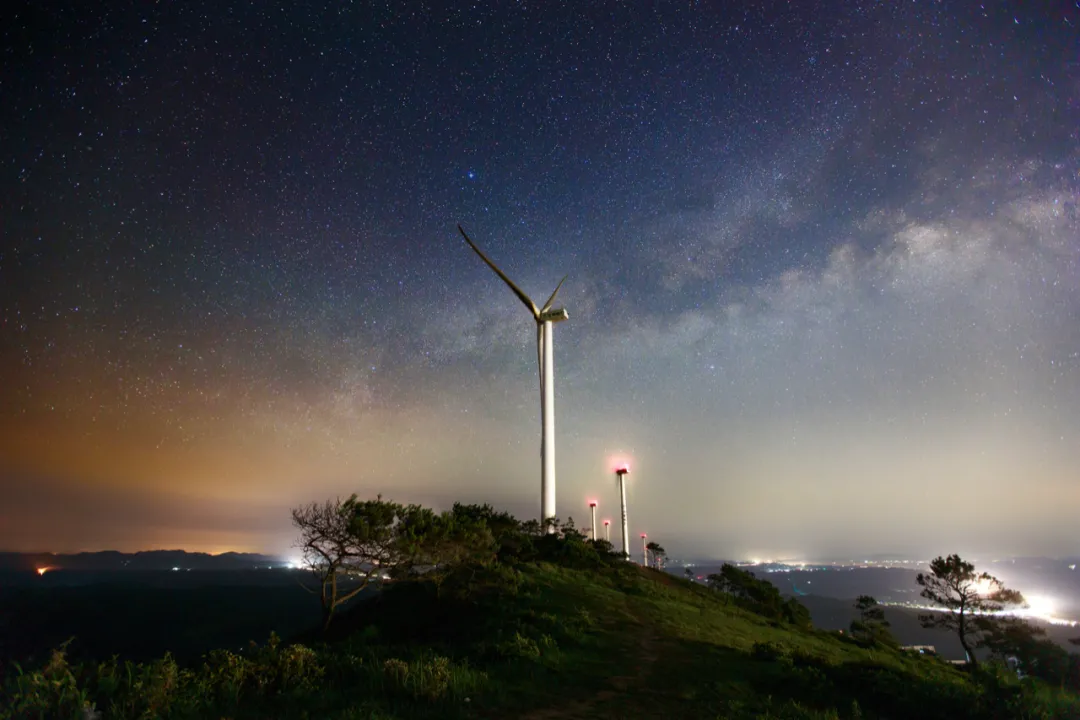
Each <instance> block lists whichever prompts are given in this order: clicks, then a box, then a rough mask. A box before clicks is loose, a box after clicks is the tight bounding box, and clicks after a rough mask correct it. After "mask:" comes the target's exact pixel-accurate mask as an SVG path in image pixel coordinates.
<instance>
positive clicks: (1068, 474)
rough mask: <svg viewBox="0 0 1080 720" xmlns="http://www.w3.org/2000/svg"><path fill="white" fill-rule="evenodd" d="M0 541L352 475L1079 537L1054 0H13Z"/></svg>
mask: <svg viewBox="0 0 1080 720" xmlns="http://www.w3.org/2000/svg"><path fill="white" fill-rule="evenodd" d="M0 52H2V55H0V238H2V243H0V548H3V549H11V550H25V551H37V550H53V551H73V550H93V549H105V548H111V549H120V550H137V549H151V548H176V547H182V548H186V549H189V550H200V551H210V552H217V551H223V550H253V551H265V552H273V553H288V552H289V548H290V545H291V544H292V542H293V540H294V537H295V533H294V531H293V529H292V528H291V526H290V523H289V517H288V510H289V508H290V507H292V506H294V505H296V504H299V503H302V502H307V501H311V500H322V499H325V498H327V497H332V496H335V495H347V494H350V493H352V492H356V493H359V494H360V495H363V496H374V495H375V494H377V493H382V494H383V495H384V497H389V498H392V499H395V500H398V501H402V502H421V503H424V504H428V505H433V506H435V507H438V508H447V507H448V506H449V505H450V504H451V503H452V502H453V501H455V500H462V501H468V502H490V503H492V504H493V505H496V506H497V507H500V508H504V509H507V510H510V511H512V512H514V513H515V514H517V515H519V516H520V517H523V518H529V517H536V516H537V515H538V513H539V490H540V488H539V388H538V382H537V371H536V354H535V326H534V324H533V322H532V320H531V319H530V317H529V315H528V313H527V312H526V311H525V310H524V308H523V307H522V306H521V305H520V304H519V303H518V301H517V300H516V299H515V298H514V297H513V296H512V295H511V294H510V292H509V291H508V290H507V289H506V288H505V287H504V286H503V285H502V284H501V283H500V282H499V280H498V279H497V278H496V277H495V276H494V275H493V274H492V273H491V272H490V271H489V270H488V269H487V268H486V267H484V266H483V264H482V263H481V262H480V261H479V259H478V258H477V257H476V256H475V255H474V254H473V253H472V252H471V251H470V250H469V249H468V247H467V246H466V245H465V243H464V242H463V240H462V239H461V237H460V236H459V235H458V234H457V230H456V225H457V224H458V223H461V224H463V225H464V227H465V228H466V230H467V231H468V232H469V233H470V236H471V237H472V238H473V239H474V240H475V241H476V242H477V243H478V244H479V245H480V246H481V247H482V248H483V249H484V250H485V251H486V252H487V253H488V254H489V255H490V256H491V257H492V258H493V259H494V260H495V261H496V262H497V263H499V264H500V265H501V266H502V268H503V269H504V270H505V271H506V272H507V273H508V274H509V275H510V276H511V277H512V278H514V279H515V280H516V281H517V283H518V284H519V285H521V286H522V287H523V288H524V289H525V291H526V292H528V293H529V294H531V295H532V296H533V297H534V299H536V300H537V302H538V303H539V302H542V301H543V299H545V298H546V297H547V295H548V294H549V293H550V292H551V290H552V289H553V288H554V286H555V284H556V283H557V282H558V280H559V279H560V278H561V277H562V276H563V275H566V274H568V275H569V278H568V279H567V281H566V284H565V285H564V286H563V289H562V291H561V292H560V298H561V300H562V302H563V303H564V304H565V305H566V307H567V310H568V311H569V313H570V320H569V321H568V322H565V323H561V324H559V325H558V326H557V330H556V342H555V365H556V417H557V420H556V439H557V470H558V507H559V515H560V517H563V518H565V517H567V516H572V517H574V519H575V520H577V521H578V524H579V525H581V524H587V522H586V523H582V522H581V521H583V520H586V521H587V516H588V512H587V505H586V503H587V501H588V500H589V499H593V498H595V499H597V500H598V502H599V506H600V516H601V517H602V518H603V517H611V518H613V519H614V518H617V516H618V513H617V502H618V496H617V493H616V486H615V480H614V475H613V474H612V473H611V469H612V467H613V462H614V461H615V460H616V459H618V458H625V459H628V460H630V462H631V463H632V468H633V469H632V474H631V475H630V478H629V517H630V530H631V536H632V537H637V535H638V534H639V533H640V532H648V533H649V536H650V538H652V539H656V540H657V541H658V542H660V543H661V544H662V545H664V546H665V547H666V548H667V549H668V550H669V552H670V553H672V554H673V555H675V556H697V557H752V556H757V557H803V558H806V557H822V556H830V557H835V556H846V555H848V554H854V553H859V554H863V553H901V554H905V553H913V554H922V555H924V556H927V555H931V554H940V553H949V552H961V553H968V552H975V553H981V552H994V553H1013V554H1037V553H1038V554H1049V555H1063V554H1068V553H1070V552H1071V553H1075V551H1076V549H1077V545H1078V542H1080V529H1078V526H1077V524H1076V508H1077V507H1080V475H1078V472H1080V470H1078V468H1080V208H1078V204H1080V7H1078V6H1077V4H1074V3H1073V2H1071V1H1070V2H1064V3H1027V2H1019V1H1017V2H1001V1H997V2H986V3H982V4H980V3H977V2H967V1H964V2H960V1H956V2H950V1H939V2H929V1H924V0H914V1H911V0H905V1H904V2H899V1H897V2H880V1H870V0H842V1H841V0H836V1H834V0H829V1H828V2H826V1H825V0H820V1H819V2H813V1H810V0H808V1H807V2H778V1H774V0H765V1H763V2H754V3H750V2H741V3H737V2H727V3H719V2H716V3H708V2H691V1H686V0H683V1H681V2H655V3H635V2H607V1H604V0H599V1H597V2H590V3H578V2H555V1H554V0H544V1H543V2H540V1H538V0H533V1H531V2H484V1H483V0H481V1H479V2H476V3H468V4H466V3H436V2H427V3H419V2H411V1H402V2H332V3H321V4H320V3H307V2H296V3H285V4H270V3H254V4H251V5H250V6H249V5H248V4H246V3H228V2H199V1H198V0H193V1H192V2H184V3H155V4H148V3H120V2H107V3H101V4H98V3H71V2H69V3H63V2H57V3H32V4H25V5H22V6H21V7H19V8H17V9H12V8H10V7H8V8H7V9H5V10H4V11H3V22H0Z"/></svg>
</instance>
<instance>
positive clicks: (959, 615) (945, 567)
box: [915, 555, 1024, 667]
mask: <svg viewBox="0 0 1080 720" xmlns="http://www.w3.org/2000/svg"><path fill="white" fill-rule="evenodd" d="M915 581H916V582H917V583H919V585H920V587H922V592H921V593H920V595H922V597H924V598H926V599H927V600H929V601H930V602H932V603H934V604H936V605H939V606H941V607H942V608H943V609H944V610H945V612H935V613H927V614H923V615H919V621H920V622H921V623H922V626H923V627H925V628H941V629H943V630H949V631H951V632H955V633H956V636H957V637H958V638H959V639H960V645H962V646H963V648H964V652H965V653H967V657H968V662H970V663H971V665H972V667H976V666H977V665H978V661H977V660H976V658H975V653H974V652H973V650H974V649H975V648H976V647H980V641H981V640H982V639H983V638H984V637H985V636H986V635H987V633H992V632H993V631H994V629H995V628H996V627H998V626H999V625H1000V622H1001V620H1000V619H999V618H995V617H993V615H992V613H998V612H1000V611H1001V610H1003V609H1005V607H1006V606H1009V605H1022V604H1023V603H1024V596H1023V595H1021V594H1020V592H1019V591H1017V590H1010V589H1008V588H1006V587H1005V585H1004V584H1003V583H1002V582H1001V581H1000V580H998V579H997V578H995V577H993V576H992V575H990V574H989V573H985V572H984V573H976V572H975V566H974V565H973V564H971V563H969V562H966V561H965V560H963V559H961V558H960V556H959V555H950V556H949V557H947V558H945V557H937V558H934V560H933V561H932V562H931V563H930V572H929V573H919V574H918V575H917V576H916V578H915Z"/></svg>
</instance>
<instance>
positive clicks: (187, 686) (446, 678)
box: [0, 506, 1080, 720]
mask: <svg viewBox="0 0 1080 720" xmlns="http://www.w3.org/2000/svg"><path fill="white" fill-rule="evenodd" d="M414 517H416V516H414ZM433 518H442V519H433ZM406 522H407V521H406ZM400 523H401V518H397V519H393V518H392V519H391V522H390V525H391V526H393V527H396V526H397V525H398V524H400ZM423 523H424V527H427V528H429V529H433V530H432V533H431V535H430V536H424V537H422V536H423V533H419V532H418V528H420V527H421V525H420V524H419V523H416V524H414V525H413V526H412V527H411V529H409V531H408V532H407V533H405V536H407V537H408V538H409V543H408V544H406V545H401V546H398V545H396V544H395V543H396V540H394V539H393V538H392V537H389V538H388V537H387V536H385V535H383V534H382V533H381V531H377V532H375V533H374V534H375V536H376V537H377V539H378V541H379V542H380V543H381V547H382V548H383V550H387V549H388V548H389V549H395V551H396V550H401V551H402V552H405V553H406V554H408V553H412V555H409V557H412V558H413V559H414V560H415V561H416V562H417V563H420V564H422V566H423V572H417V568H418V567H420V565H418V564H413V563H412V562H404V561H402V562H399V563H397V564H395V565H394V568H395V570H394V572H392V573H391V572H386V573H380V574H379V575H377V576H376V575H372V577H373V578H377V580H376V581H375V582H376V585H375V587H377V589H378V592H372V593H370V594H369V595H368V597H366V598H365V597H364V596H360V597H357V598H356V599H355V600H353V601H352V603H351V604H349V605H346V606H344V607H342V608H340V609H339V611H338V613H337V617H336V618H334V619H333V622H328V618H329V615H330V614H331V612H332V610H333V608H334V607H335V605H333V604H332V603H333V597H331V595H332V593H333V592H334V588H333V587H329V589H328V590H327V591H326V592H324V593H323V594H322V595H321V598H322V600H323V608H324V625H326V626H327V629H326V630H325V631H324V630H319V631H313V632H312V633H311V634H310V635H309V636H307V637H297V638H295V640H296V642H291V643H283V642H281V641H279V640H278V639H277V638H276V637H271V638H270V640H269V642H267V643H265V644H263V645H260V646H252V647H251V648H250V649H249V650H248V651H246V652H242V653H233V652H230V651H226V650H217V651H214V652H212V653H210V654H208V655H207V656H206V657H205V658H203V659H202V661H200V662H197V663H192V664H188V665H186V666H183V667H182V666H180V665H178V664H177V663H176V662H175V661H174V660H173V659H172V658H171V657H169V656H166V657H164V658H162V659H160V660H157V661H154V662H148V663H132V662H124V661H120V660H111V661H108V662H96V663H73V664H69V663H68V661H67V660H66V658H65V655H64V648H60V649H58V650H57V651H56V652H55V653H54V654H53V657H52V658H51V660H49V661H48V662H47V663H45V664H44V665H43V666H42V667H38V668H34V669H27V670H25V671H24V670H22V669H18V670H17V671H15V672H12V673H10V674H9V675H8V677H7V678H6V679H5V681H4V686H3V690H2V693H0V718H4V719H6V718H67V717H73V718H74V717H77V718H85V717H94V716H96V717H102V718H151V717H153V718H156V717H161V718H208V717H215V718H221V717H229V718H266V717H275V718H342V719H344V718H356V719H359V718H371V719H376V718H380V719H388V718H430V717H440V718H506V717H524V718H538V719H539V718H578V717H580V718H584V717H612V718H650V717H657V718H661V717H663V718H668V717H678V718H697V717H700V718H791V719H797V718H820V719H825V718H911V717H919V718H930V719H932V718H948V719H949V720H956V719H957V718H1073V717H1075V718H1080V702H1078V701H1077V698H1076V696H1075V695H1073V694H1072V693H1070V692H1069V691H1068V690H1066V689H1065V688H1064V687H1063V684H1064V680H1063V681H1062V682H1061V683H1058V686H1057V687H1053V686H1051V685H1049V684H1047V683H1045V682H1044V681H1042V680H1040V679H1037V678H1026V679H1024V680H1019V679H1017V677H1016V675H1015V673H1010V672H1008V671H1006V670H1005V669H1004V668H1003V667H1002V666H1001V665H1000V664H997V663H993V662H991V663H983V664H982V665H981V666H980V667H979V668H978V669H974V670H971V671H965V670H961V669H958V668H956V667H954V666H952V665H950V664H948V663H945V662H943V661H941V660H938V659H936V658H931V657H925V656H920V655H912V654H908V653H904V652H902V651H900V650H899V649H897V648H896V647H895V646H894V645H893V644H892V643H891V642H889V638H888V634H887V632H886V630H885V628H884V627H883V626H881V625H880V617H879V616H878V615H877V614H876V613H875V612H874V611H873V603H872V602H869V600H870V599H863V598H861V599H860V602H862V603H863V605H864V606H865V607H864V614H863V621H862V622H863V624H862V625H861V626H860V628H859V632H858V633H856V634H855V635H854V636H852V635H841V634H838V633H827V632H822V631H817V630H814V629H813V628H812V627H811V625H810V622H809V616H808V614H807V613H806V611H805V609H803V608H801V606H799V605H798V603H796V602H794V601H792V600H788V599H785V598H781V597H780V596H779V593H777V592H776V590H775V588H773V587H772V586H771V585H769V584H768V583H765V582H764V581H761V580H757V579H756V578H754V577H753V576H752V575H750V574H749V573H745V572H743V571H740V570H738V569H735V568H725V571H724V572H723V573H721V574H720V575H718V576H716V577H715V578H714V582H712V583H711V586H705V585H701V584H696V583H693V582H691V581H689V580H683V579H680V578H675V577H672V576H671V575H668V574H665V573H663V572H660V571H657V570H654V569H649V568H641V567H638V566H636V565H633V564H630V563H627V562H626V561H624V560H623V559H622V558H620V557H619V556H618V555H616V554H615V553H613V552H611V546H610V545H609V544H607V543H604V542H598V543H593V542H591V541H588V540H587V539H586V538H585V536H584V535H582V534H581V533H579V532H577V531H576V530H574V528H573V527H572V526H568V527H563V528H561V531H560V532H559V533H556V534H552V535H547V534H542V533H541V532H540V529H539V528H538V527H536V525H535V524H522V523H518V522H517V521H516V520H514V519H513V518H510V517H509V516H507V515H504V514H498V513H494V512H493V511H492V510H491V509H490V508H487V507H475V506H470V507H465V506H457V507H455V509H454V511H452V512H451V513H447V514H444V515H443V516H435V515H433V514H430V515H425V516H424V518H423ZM372 531H373V530H372V528H370V527H369V528H367V530H365V532H372ZM425 537H427V538H428V539H425ZM429 540H431V541H430V542H429ZM436 540H437V542H436ZM447 548H450V549H451V550H452V551H449V550H448V549H447ZM401 557H404V556H401ZM447 558H449V560H447ZM383 574H386V575H391V576H392V579H390V580H384V579H382V575H383ZM327 582H328V583H329V584H330V585H332V584H333V578H332V577H328V578H327ZM328 607H329V610H330V611H327V608H328ZM875 623H877V624H876V625H875ZM118 632H122V629H118Z"/></svg>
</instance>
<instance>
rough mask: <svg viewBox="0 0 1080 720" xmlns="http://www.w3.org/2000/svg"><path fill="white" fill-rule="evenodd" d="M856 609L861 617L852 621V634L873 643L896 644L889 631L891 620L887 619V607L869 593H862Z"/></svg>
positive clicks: (856, 601) (856, 602)
mask: <svg viewBox="0 0 1080 720" xmlns="http://www.w3.org/2000/svg"><path fill="white" fill-rule="evenodd" d="M855 609H856V610H858V611H859V619H858V620H852V621H851V634H852V635H853V636H855V637H856V638H858V639H860V640H864V641H866V642H871V643H883V644H888V645H894V644H896V641H895V640H894V639H893V636H892V633H891V632H890V631H889V621H888V620H886V619H885V609H884V608H883V607H881V606H880V605H878V601H877V600H875V599H874V598H873V597H871V596H869V595H860V596H859V597H858V598H857V599H856V600H855Z"/></svg>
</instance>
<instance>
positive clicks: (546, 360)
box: [458, 225, 570, 533]
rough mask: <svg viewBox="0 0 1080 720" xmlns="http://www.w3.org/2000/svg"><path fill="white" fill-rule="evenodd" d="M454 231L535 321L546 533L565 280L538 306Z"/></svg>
mask: <svg viewBox="0 0 1080 720" xmlns="http://www.w3.org/2000/svg"><path fill="white" fill-rule="evenodd" d="M458 231H460V232H461V237H463V238H465V242H467V243H469V247H471V248H472V249H473V250H474V251H475V252H476V254H477V255H479V256H480V259H481V260H483V261H484V262H485V263H486V264H487V266H488V267H489V268H491V269H492V270H494V271H495V274H496V275H498V276H499V277H500V278H501V279H502V281H503V282H504V283H506V284H507V286H508V287H509V288H510V290H511V291H513V293H514V294H515V295H517V297H518V299H519V300H521V302H522V303H524V304H525V307H527V308H528V309H529V312H531V313H532V316H533V320H535V321H536V362H537V364H538V365H539V372H540V425H541V433H540V524H541V525H543V526H544V527H545V529H546V530H547V532H549V533H551V532H555V526H554V524H553V523H550V522H549V521H550V520H551V519H552V518H554V517H555V323H557V322H561V321H563V320H567V319H569V317H570V316H569V314H567V312H566V309H565V308H561V307H560V308H554V309H552V307H551V304H552V303H553V302H555V296H556V295H558V294H559V288H561V287H562V284H563V283H564V282H565V281H566V278H565V277H564V278H563V279H562V280H560V281H559V284H558V285H556V286H555V291H554V292H553V293H551V297H549V298H548V300H547V302H546V303H544V306H543V307H541V308H537V307H536V303H534V302H533V301H532V299H530V298H529V296H528V295H526V294H525V293H524V292H522V290H521V288H519V287H518V286H517V285H515V284H514V281H513V280H511V279H510V278H508V277H507V276H506V273H504V272H503V271H502V270H500V269H499V268H498V266H496V265H495V263H493V262H492V261H491V260H490V259H489V258H488V256H487V255H485V254H484V253H483V252H482V251H481V250H480V248H478V247H476V244H475V243H473V241H472V240H470V239H469V236H468V235H466V234H465V230H464V229H463V228H462V227H461V226H460V225H458Z"/></svg>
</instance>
